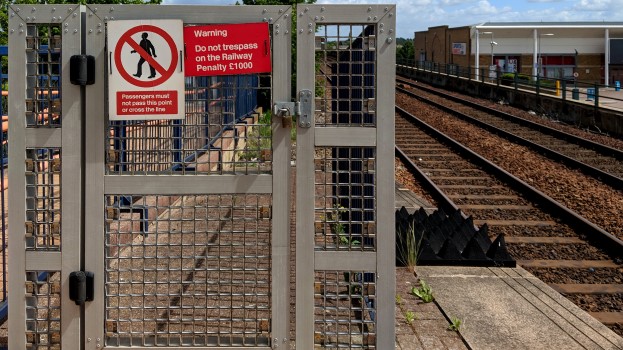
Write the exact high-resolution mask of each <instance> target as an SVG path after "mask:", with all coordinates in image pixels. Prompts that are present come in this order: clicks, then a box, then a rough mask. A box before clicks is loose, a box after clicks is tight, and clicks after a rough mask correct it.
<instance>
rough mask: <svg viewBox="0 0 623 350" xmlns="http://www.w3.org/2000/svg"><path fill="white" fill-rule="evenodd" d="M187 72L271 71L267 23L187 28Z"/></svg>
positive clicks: (185, 34)
mask: <svg viewBox="0 0 623 350" xmlns="http://www.w3.org/2000/svg"><path fill="white" fill-rule="evenodd" d="M184 45H185V47H186V53H185V59H184V70H185V71H186V76H207V75H232V74H251V73H267V72H270V71H271V60H270V36H269V32H268V23H245V24H223V25H207V26H188V27H185V28H184Z"/></svg>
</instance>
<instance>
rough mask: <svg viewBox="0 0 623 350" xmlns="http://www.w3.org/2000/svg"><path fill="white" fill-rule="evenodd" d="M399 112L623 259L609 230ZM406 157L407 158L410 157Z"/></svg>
mask: <svg viewBox="0 0 623 350" xmlns="http://www.w3.org/2000/svg"><path fill="white" fill-rule="evenodd" d="M396 113H397V114H399V115H400V116H402V117H405V118H407V119H409V120H410V121H412V122H413V123H415V124H416V125H417V126H418V127H419V128H421V129H423V130H425V132H427V133H428V134H429V135H431V136H433V137H434V138H435V139H437V140H439V141H441V142H443V143H444V144H446V145H448V146H449V147H451V148H452V149H453V150H455V151H456V152H457V153H459V154H460V155H461V156H463V157H465V158H468V159H469V160H471V161H472V162H474V163H475V164H477V165H479V166H481V167H482V168H483V169H484V170H485V171H487V172H490V173H492V174H494V175H495V176H496V177H497V178H499V179H500V180H501V181H503V182H505V183H506V184H508V185H509V186H511V187H512V188H513V189H515V190H517V191H518V192H520V193H522V194H523V195H525V196H526V197H527V198H528V199H530V200H532V201H535V202H536V203H539V204H540V206H541V207H542V208H545V209H547V210H549V211H550V213H551V214H553V215H555V216H558V217H559V218H560V219H563V220H565V221H567V222H568V223H569V225H571V226H572V227H575V228H578V229H581V230H582V231H583V232H584V234H585V235H586V237H587V239H588V240H590V241H592V242H594V243H595V244H598V245H599V246H600V247H601V248H602V249H604V250H605V251H607V252H608V253H610V254H612V255H613V256H621V255H622V254H623V253H622V252H623V241H622V240H620V239H619V238H617V237H615V236H614V235H612V234H611V233H609V232H607V231H605V230H604V229H602V228H601V227H599V226H597V225H595V224H594V223H592V222H590V221H589V220H587V219H586V218H584V217H582V216H581V215H579V214H577V213H576V212H574V211H573V210H571V209H569V208H567V207H566V206H564V205H563V204H561V203H559V202H557V201H556V200H554V199H553V198H551V197H549V196H548V195H546V194H545V193H543V192H541V191H539V190H538V189H536V188H534V187H532V186H531V185H529V184H528V183H526V182H525V181H523V180H521V179H519V178H518V177H516V176H514V175H513V174H511V173H509V172H507V171H506V170H504V169H502V168H500V167H499V166H497V165H496V164H494V163H492V162H490V161H489V160H487V159H486V158H484V157H482V156H481V155H479V154H477V153H476V152H474V151H472V150H471V149H469V148H467V147H465V146H464V145H462V144H461V143H459V142H458V141H455V140H454V139H452V138H450V137H448V136H447V135H445V134H443V133H442V132H440V131H439V130H437V129H435V128H433V127H432V126H430V125H428V124H426V123H425V122H423V121H421V120H420V119H418V118H417V117H415V116H414V115H412V114H410V113H409V112H407V111H406V110H404V109H402V108H400V107H398V106H396ZM396 150H397V152H396V154H397V155H399V157H400V158H401V159H404V158H403V155H404V152H402V150H400V148H399V147H398V146H396ZM401 154H402V155H401ZM404 157H405V158H406V156H404ZM407 164H408V165H409V167H411V168H417V166H416V165H415V164H414V163H413V162H412V161H410V160H409V161H408V162H407ZM420 176H425V175H424V174H421V175H420ZM430 188H431V189H433V190H434V191H441V190H440V189H439V188H438V187H436V186H435V187H430ZM434 197H435V198H437V199H438V200H440V203H441V202H442V201H449V202H452V201H451V200H450V199H449V198H447V197H446V196H445V194H443V193H435V194H434ZM444 198H445V199H444ZM449 202H447V203H443V204H440V205H443V206H447V207H450V206H452V205H454V206H456V204H454V203H453V202H452V204H451V203H449Z"/></svg>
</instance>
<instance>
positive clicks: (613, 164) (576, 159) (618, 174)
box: [397, 79, 623, 190]
mask: <svg viewBox="0 0 623 350" xmlns="http://www.w3.org/2000/svg"><path fill="white" fill-rule="evenodd" d="M397 81H398V82H399V83H400V84H401V85H402V87H400V86H399V87H397V91H399V92H401V93H404V94H407V95H409V96H411V97H413V98H417V99H418V100H420V101H422V102H425V103H427V104H430V105H432V106H434V107H436V108H439V109H441V110H443V111H444V112H447V113H450V114H452V115H454V116H456V117H458V118H461V119H462V120H465V121H468V122H469V123H472V124H474V125H476V126H478V127H480V128H483V129H485V130H487V131H489V132H491V133H494V134H497V135H500V136H502V137H504V138H506V139H508V140H511V141H512V142H514V143H517V144H520V145H523V146H526V147H529V148H530V149H533V150H535V151H537V152H539V153H541V154H543V155H545V156H547V157H548V158H550V159H552V160H554V161H557V162H563V163H564V164H567V165H568V166H570V167H573V168H576V169H579V170H580V171H582V172H583V173H585V174H587V175H590V176H593V177H594V178H596V179H599V180H600V181H602V182H604V183H607V184H608V185H610V186H612V187H613V188H616V189H618V190H623V151H622V150H620V149H616V148H613V147H609V146H606V145H603V144H600V143H597V142H594V141H591V140H587V139H585V138H582V137H579V136H576V135H572V134H569V133H567V132H564V131H560V130H558V129H554V128H551V127H548V126H545V125H543V124H541V123H537V122H533V121H530V120H526V119H524V118H520V117H517V116H515V115H512V114H509V113H505V112H502V111H499V110H497V109H494V108H490V107H486V106H484V105H482V104H478V103H476V102H473V101H470V100H467V99H464V98H461V97H457V96H455V95H452V94H448V93H445V92H443V91H440V90H438V89H432V88H430V87H428V86H426V85H424V84H417V83H415V82H413V81H410V80H405V79H397Z"/></svg>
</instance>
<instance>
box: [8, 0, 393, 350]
mask: <svg viewBox="0 0 623 350" xmlns="http://www.w3.org/2000/svg"><path fill="white" fill-rule="evenodd" d="M296 16H297V20H298V28H297V35H298V44H297V45H298V46H297V49H298V52H299V58H298V62H297V63H298V67H299V68H298V91H299V92H298V93H297V95H298V96H297V99H298V100H299V102H298V103H293V102H291V100H292V98H291V96H290V93H291V90H290V81H291V80H290V79H291V74H290V73H291V72H290V63H291V38H292V37H291V35H292V33H290V30H291V23H292V22H291V21H292V18H291V7H290V6H236V7H232V6H128V5H125V6H123V5H80V6H79V5H11V6H10V8H9V17H10V20H9V28H8V36H9V45H10V48H11V50H10V56H9V62H10V67H11V68H10V73H9V74H10V76H9V81H10V96H11V101H12V102H11V103H10V109H9V115H10V116H11V122H10V131H9V133H10V135H11V138H10V150H11V153H10V160H9V161H10V164H11V167H10V169H9V181H10V182H11V186H10V191H11V192H10V195H9V200H10V201H11V205H10V207H9V217H10V226H9V240H10V241H11V245H10V252H9V256H10V264H9V269H10V270H9V273H10V276H11V277H10V281H9V282H10V283H9V298H10V300H9V306H10V307H9V330H10V337H9V347H10V348H11V349H61V348H64V349H101V348H109V349H113V348H128V347H131V348H135V349H146V348H152V347H164V348H168V349H181V348H200V349H207V348H219V347H226V348H230V349H242V348H245V349H247V348H251V349H252V348H256V349H266V348H286V347H292V346H293V345H294V341H296V345H297V348H299V349H312V348H313V347H318V346H320V347H327V348H335V347H341V348H344V347H348V348H377V349H390V348H393V347H394V270H393V262H394V255H393V244H394V243H393V242H394V234H393V230H394V224H393V207H394V197H393V195H394V192H393V191H394V185H393V181H394V179H393V144H394V140H393V113H394V112H393V103H394V101H393V80H394V55H395V45H394V43H393V42H392V39H393V36H394V31H395V17H394V16H395V7H394V6H391V5H387V6H385V5H380V6H341V5H337V6H333V5H331V6H329V5H325V6H315V5H301V6H299V8H298V10H297V13H296ZM156 19H178V20H182V22H183V23H184V26H193V25H203V24H234V23H254V22H265V23H268V24H269V32H270V39H271V40H270V49H271V50H272V51H271V53H272V54H271V56H272V60H273V64H272V66H273V69H272V73H270V74H257V75H244V76H202V77H185V91H184V93H185V106H184V107H185V108H184V110H185V116H184V119H182V120H144V121H137V120H133V121H118V120H109V118H108V111H107V109H108V105H107V98H108V86H107V79H106V75H109V74H113V71H112V70H111V69H109V64H110V61H111V59H112V58H111V57H112V56H111V55H112V53H111V48H110V47H106V36H107V30H108V28H109V27H110V26H114V25H115V21H117V20H136V21H137V22H139V21H140V20H156ZM72 56H73V57H78V58H79V59H83V58H86V57H89V56H91V57H93V58H94V60H93V61H91V62H90V61H89V60H88V59H86V61H85V62H86V64H85V65H82V66H78V68H79V69H77V70H76V69H74V68H75V66H73V63H72ZM89 64H92V67H91V68H94V69H93V70H92V71H94V72H95V76H94V77H93V76H89V75H88V74H87V79H86V80H80V79H78V80H79V81H77V80H76V79H72V78H75V77H74V76H73V75H72V74H70V71H72V70H74V73H75V72H76V71H78V73H83V71H82V70H85V71H87V72H88V71H91V70H90V69H91V68H89ZM139 64H140V63H139ZM152 74H153V73H152ZM79 77H80V78H83V76H81V75H79ZM92 78H94V79H92ZM72 80H73V83H76V82H78V83H82V84H84V85H75V84H73V83H72ZM91 80H92V81H91ZM262 98H263V99H265V100H268V101H266V102H264V103H262V102H261V101H258V100H261V99H262ZM257 105H266V106H267V108H266V109H264V110H262V109H261V108H254V107H255V106H257ZM268 109H272V110H270V111H269V110H268ZM296 111H299V113H298V114H299V115H298V116H297V118H296V119H295V120H296V124H297V130H298V140H297V142H298V146H297V154H298V157H297V158H298V162H297V178H298V180H297V189H296V191H297V203H296V207H297V208H298V210H297V214H296V220H297V223H296V262H297V264H296V265H297V266H296V297H297V299H296V339H291V334H290V332H291V331H293V329H292V327H291V323H290V311H291V306H292V305H291V295H290V294H291V293H290V273H291V266H292V261H291V260H290V231H291V227H290V221H289V214H290V213H289V211H290V157H291V146H290V144H291V135H290V134H291V133H290V124H289V122H290V121H291V120H290V119H289V114H294V113H295V112H296ZM270 112H272V114H273V115H272V116H271V113H270Z"/></svg>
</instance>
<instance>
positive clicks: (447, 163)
mask: <svg viewBox="0 0 623 350" xmlns="http://www.w3.org/2000/svg"><path fill="white" fill-rule="evenodd" d="M396 111H397V112H396V113H397V115H396V147H397V151H396V153H397V156H398V157H400V158H401V160H402V161H403V163H404V164H406V166H407V167H408V168H409V169H410V170H412V171H413V172H414V173H415V174H416V178H417V179H418V181H419V182H420V183H421V184H423V186H424V187H425V190H426V191H428V192H429V193H431V195H433V197H434V198H435V199H436V201H437V203H438V205H439V206H440V207H442V208H443V207H452V206H455V207H458V208H459V209H461V210H462V211H463V212H464V213H465V214H467V215H471V216H472V217H473V219H474V223H475V224H477V225H483V224H485V223H486V224H487V225H488V226H489V233H490V234H491V235H492V236H497V235H498V234H500V233H504V234H505V237H506V242H507V244H508V247H509V251H510V252H511V254H512V255H513V257H514V258H515V259H516V260H517V262H518V264H519V265H521V266H522V267H524V268H526V269H527V270H529V271H530V272H532V273H533V274H535V275H536V276H537V277H539V278H541V279H542V280H544V281H545V282H547V283H549V284H550V285H551V286H552V287H553V288H554V289H556V290H558V291H559V292H561V293H563V294H564V295H566V296H567V297H568V298H569V299H571V300H572V301H574V302H575V303H576V304H578V305H579V306H580V307H581V308H583V309H585V310H586V311H588V312H589V313H591V314H592V315H593V316H594V317H595V318H597V319H598V320H600V321H601V322H602V323H604V324H606V325H608V326H609V327H611V328H612V329H613V330H615V332H617V333H618V334H623V329H622V328H621V324H623V298H622V296H623V281H621V278H622V277H621V276H622V272H623V266H622V262H621V257H622V256H621V255H622V254H623V241H621V240H620V239H619V238H617V237H615V236H614V235H612V234H609V233H608V232H606V231H605V230H603V229H601V228H600V227H598V226H597V225H595V224H593V223H591V222H590V221H589V220H588V219H586V218H583V217H581V216H579V215H577V214H576V213H574V212H572V211H571V210H569V209H568V208H566V207H565V206H564V205H562V204H560V203H558V202H557V201H555V200H554V199H552V198H550V197H548V196H546V195H544V194H543V193H542V192H541V191H539V190H537V189H535V188H533V187H532V186H530V185H529V184H527V183H526V182H524V181H521V180H520V179H518V178H516V177H515V176H513V175H512V174H510V173H508V172H507V171H505V170H503V169H501V168H499V167H497V166H496V165H495V164H493V163H491V162H489V161H487V160H486V159H484V158H483V157H480V156H478V155H477V154H475V153H474V152H473V151H471V150H469V149H467V148H465V147H464V146H462V145H461V144H460V143H458V142H456V141H453V140H452V139H450V138H448V137H447V136H445V135H443V134H442V133H441V132H439V131H436V130H435V129H434V128H432V127H430V126H428V125H427V124H425V123H424V122H423V121H421V120H419V119H418V118H416V117H415V116H413V115H411V114H409V113H408V112H407V111H406V110H404V109H401V108H397V109H396ZM617 324H618V325H617Z"/></svg>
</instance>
